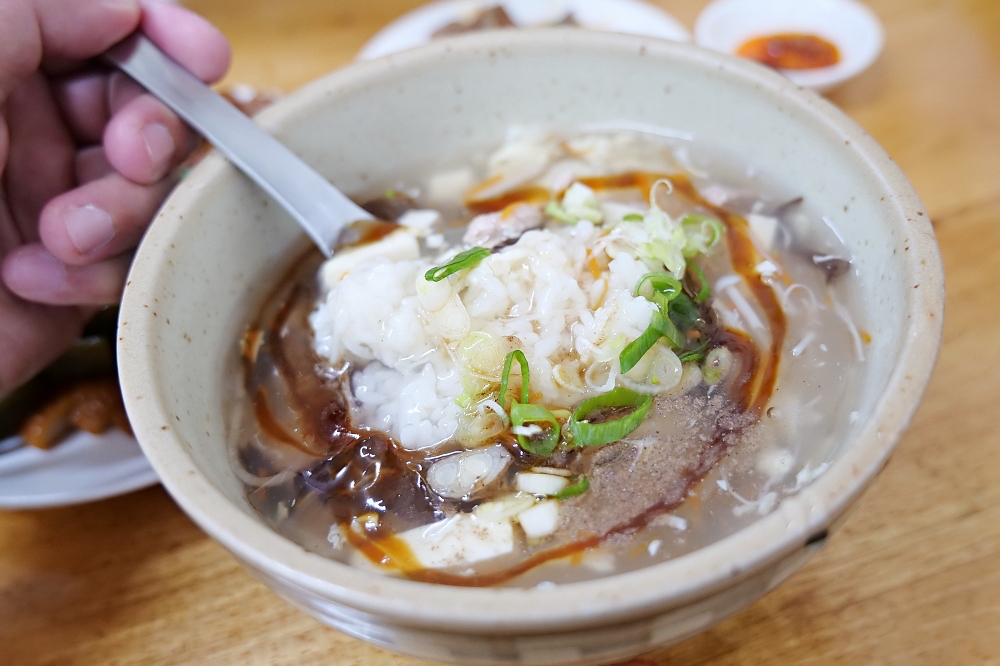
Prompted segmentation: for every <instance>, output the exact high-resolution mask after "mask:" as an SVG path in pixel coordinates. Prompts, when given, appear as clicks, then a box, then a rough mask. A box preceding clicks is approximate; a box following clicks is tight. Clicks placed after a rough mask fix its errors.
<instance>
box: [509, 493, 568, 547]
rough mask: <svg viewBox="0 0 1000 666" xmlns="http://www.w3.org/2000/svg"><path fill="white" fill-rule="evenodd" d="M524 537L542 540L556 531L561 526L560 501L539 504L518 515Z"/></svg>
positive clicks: (547, 501) (546, 501)
mask: <svg viewBox="0 0 1000 666" xmlns="http://www.w3.org/2000/svg"><path fill="white" fill-rule="evenodd" d="M517 522H519V523H520V524H521V529H522V530H524V535H525V536H526V537H528V538H529V539H541V538H542V537H547V536H548V535H550V534H552V533H553V532H555V531H556V527H557V526H558V525H559V500H545V501H544V502H539V503H538V504H536V505H535V506H533V507H531V508H530V509H528V510H527V511H522V512H521V513H519V514H517Z"/></svg>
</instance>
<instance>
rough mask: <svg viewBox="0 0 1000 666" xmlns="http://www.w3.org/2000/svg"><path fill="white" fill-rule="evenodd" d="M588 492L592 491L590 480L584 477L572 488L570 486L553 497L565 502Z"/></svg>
mask: <svg viewBox="0 0 1000 666" xmlns="http://www.w3.org/2000/svg"><path fill="white" fill-rule="evenodd" d="M588 490H590V479H588V478H587V477H586V476H584V477H583V478H582V479H580V480H579V481H577V482H576V483H574V484H573V485H572V486H568V487H566V488H563V489H562V490H560V491H559V492H557V493H556V494H555V495H553V497H554V498H556V499H560V500H564V499H568V498H570V497H576V496H577V495H582V494H584V493H585V492H587V491H588Z"/></svg>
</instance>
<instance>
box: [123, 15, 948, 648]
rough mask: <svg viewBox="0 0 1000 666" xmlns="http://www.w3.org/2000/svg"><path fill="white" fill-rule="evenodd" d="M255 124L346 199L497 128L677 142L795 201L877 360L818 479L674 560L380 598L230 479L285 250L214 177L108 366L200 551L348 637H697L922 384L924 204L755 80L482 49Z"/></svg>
mask: <svg viewBox="0 0 1000 666" xmlns="http://www.w3.org/2000/svg"><path fill="white" fill-rule="evenodd" d="M258 120H259V122H260V123H261V124H262V125H263V126H264V127H266V128H267V129H268V130H270V131H272V132H273V133H274V134H276V135H277V136H278V137H279V138H280V139H281V140H282V141H284V142H285V143H286V144H287V145H288V146H289V147H290V148H291V149H292V150H293V151H295V152H296V153H298V154H299V155H301V156H302V157H303V158H304V159H305V160H306V161H307V162H309V163H310V164H312V165H313V166H315V168H316V169H318V170H319V171H320V172H321V173H322V174H323V175H324V176H326V177H328V178H329V179H330V180H331V181H332V182H334V183H336V184H337V185H338V186H340V187H341V188H342V189H343V190H345V191H347V192H359V191H361V190H366V189H369V188H371V187H373V186H375V185H377V184H379V183H383V182H385V181H384V179H385V178H388V177H389V175H388V174H390V173H396V172H398V169H399V168H400V167H401V166H405V165H408V164H413V165H416V164H426V163H427V161H428V160H429V159H437V158H439V157H441V156H451V155H459V154H463V152H465V151H467V150H468V147H469V146H484V145H494V146H496V145H499V144H500V143H501V142H502V141H503V138H504V136H505V133H506V131H507V129H508V128H509V127H511V126H512V125H549V126H553V125H557V126H563V127H566V126H571V127H572V126H580V125H585V124H589V123H604V124H608V123H612V124H614V123H629V124H646V125H656V126H660V127H667V128H675V129H679V130H683V131H685V132H690V133H693V134H694V135H695V136H697V137H705V138H710V139H711V140H712V141H713V142H714V143H717V144H721V145H724V146H727V147H728V148H729V149H730V150H732V151H734V152H735V153H736V154H739V155H744V156H747V158H748V159H750V160H751V161H752V162H753V163H754V164H757V165H759V166H760V167H762V168H765V169H767V170H769V171H770V172H772V173H775V174H779V175H782V176H783V177H784V178H786V180H787V182H789V183H791V184H794V185H795V186H796V187H797V188H798V189H799V190H801V192H802V193H803V194H804V195H805V196H806V197H807V198H809V200H810V201H811V202H812V204H813V205H814V206H815V207H816V208H817V209H818V210H822V211H826V212H827V214H828V215H829V218H830V220H831V222H832V223H833V224H834V226H835V227H836V228H837V229H839V231H840V233H841V234H842V235H843V237H844V240H845V241H846V243H847V245H848V246H849V247H850V248H852V250H853V252H854V258H855V266H856V267H857V269H858V271H859V274H860V276H861V290H862V292H863V298H864V303H865V307H866V316H867V320H868V325H869V326H868V330H869V332H870V334H871V337H872V342H871V345H870V347H869V354H868V361H867V362H866V363H865V364H864V368H863V377H862V384H861V388H860V390H859V391H858V392H857V394H856V395H855V396H854V401H855V405H854V409H855V410H856V411H857V413H858V414H857V418H856V420H855V422H854V424H853V425H851V426H850V428H849V432H848V434H847V435H846V437H845V438H844V440H843V441H842V442H841V443H840V446H839V447H838V449H837V451H836V452H834V454H833V458H832V460H831V461H830V465H829V468H828V470H827V471H826V473H825V474H823V475H822V476H820V477H819V478H818V479H817V480H816V481H815V482H814V483H812V484H811V485H810V486H808V487H806V488H804V489H803V490H802V491H801V492H800V493H799V494H797V495H795V496H792V497H789V498H788V499H786V500H784V501H783V502H782V503H781V504H779V505H778V506H777V507H776V508H775V509H774V510H773V512H772V513H770V514H769V515H767V516H766V517H762V518H760V519H759V520H757V521H756V522H754V523H753V524H752V525H751V526H750V527H747V528H746V529H743V530H741V531H738V532H736V533H734V534H732V535H730V536H728V537H726V538H723V539H721V540H720V541H717V542H715V543H713V544H712V545H710V546H707V547H705V548H703V549H700V550H698V551H696V552H693V553H691V554H689V555H685V556H682V557H678V558H676V559H673V560H670V561H668V562H665V563H662V564H658V565H655V566H650V567H648V568H645V569H641V570H638V571H634V572H631V573H626V574H619V575H615V576H611V577H606V578H602V579H597V580H592V581H589V582H582V583H573V584H567V585H561V586H554V587H552V588H550V589H538V588H531V589H516V588H484V589H477V588H456V587H448V586H438V585H430V584H423V583H417V582H412V581H408V580H402V579H398V578H390V577H384V576H381V575H379V574H377V573H372V572H368V571H365V570H360V569H355V568H351V567H349V566H346V565H343V564H340V563H337V562H334V561H332V560H329V559H325V558H323V557H321V556H319V555H316V554H313V553H310V552H307V551H305V550H304V549H303V548H301V547H300V546H298V545H296V544H295V543H293V542H291V541H289V540H288V539H285V538H284V537H282V536H280V535H278V534H277V533H276V532H274V531H272V530H271V529H270V528H268V527H267V526H266V525H265V524H264V522H263V521H262V519H261V518H260V517H259V516H258V515H256V514H255V512H254V511H253V509H252V508H251V507H250V505H249V504H248V502H247V499H246V497H245V492H244V490H243V486H242V485H241V483H240V482H239V480H238V479H237V477H236V475H235V474H234V472H233V471H232V468H231V466H230V458H229V456H228V455H227V445H226V441H227V416H228V409H229V408H230V407H231V402H232V399H233V398H232V395H233V388H232V387H233V384H234V383H235V381H236V380H235V376H236V375H235V374H234V367H235V364H236V363H237V359H238V340H239V339H240V336H241V333H242V331H243V329H244V326H245V325H246V324H247V323H248V322H249V320H250V319H251V317H252V314H253V313H254V312H255V310H256V308H257V307H259V304H260V303H261V301H262V299H263V297H264V295H265V294H266V293H267V292H268V290H269V289H270V288H271V285H273V284H274V283H275V282H276V281H277V280H278V279H279V277H280V275H281V272H282V271H283V270H284V269H285V268H286V267H287V265H288V262H289V260H290V258H291V257H292V256H294V252H296V251H297V250H299V249H301V247H302V242H303V235H302V234H301V233H300V232H299V230H298V229H297V228H296V226H295V225H294V224H293V223H292V221H291V219H290V218H289V217H288V216H287V215H285V214H284V213H283V212H281V211H280V210H278V209H277V206H276V205H275V204H274V203H272V202H270V201H269V200H268V199H267V198H266V197H265V195H263V194H262V193H261V192H260V191H259V190H258V189H256V188H255V187H254V186H253V185H251V184H250V182H249V181H248V180H247V179H246V178H244V177H243V176H242V175H240V174H239V173H238V172H237V171H236V170H235V169H234V168H233V167H231V166H230V165H229V164H228V163H227V162H225V160H223V159H222V158H221V157H220V156H218V155H212V156H210V157H209V158H208V159H206V160H205V161H204V162H203V163H202V164H201V165H200V166H199V167H197V168H196V169H195V170H194V171H193V172H192V173H191V174H190V175H189V176H188V177H187V178H186V179H185V180H184V181H183V182H182V183H181V185H180V186H179V187H178V189H177V190H176V192H175V193H174V194H173V195H172V196H171V197H170V199H169V200H168V201H167V203H166V204H165V205H164V207H163V209H162V210H161V212H160V213H159V215H158V217H157V219H156V221H155V223H154V224H153V226H152V228H151V229H150V230H149V232H148V234H147V236H146V238H145V239H144V241H143V243H142V246H141V248H140V249H139V252H138V256H137V258H136V261H135V264H134V267H133V269H132V272H131V274H130V276H129V280H128V286H127V288H126V291H125V297H124V303H123V306H122V311H121V320H120V336H121V342H120V351H119V363H120V366H121V367H120V370H121V379H122V385H123V388H124V393H125V402H126V405H127V409H128V412H129V416H130V418H131V419H132V423H133V426H134V428H135V432H136V435H137V437H138V439H139V441H140V443H141V445H142V447H143V450H144V451H145V453H146V454H147V456H148V457H149V460H150V461H151V463H152V465H153V467H154V468H155V469H156V472H157V473H158V474H159V475H160V478H161V479H162V481H163V484H164V485H165V486H166V488H167V489H168V490H169V492H170V493H171V494H172V495H173V497H174V498H175V499H176V500H177V503H178V504H179V505H180V506H181V507H182V508H183V509H184V510H185V511H186V512H187V513H188V514H189V515H190V516H191V517H192V518H193V519H194V520H195V521H196V522H197V523H198V524H199V525H200V526H201V527H202V528H203V529H204V530H205V531H206V532H208V534H210V535H211V536H212V537H214V538H215V539H217V540H218V541H219V542H220V543H221V544H222V545H223V546H225V547H226V548H227V549H228V550H229V551H230V552H231V553H232V554H233V555H234V556H235V557H236V558H237V559H238V560H239V561H240V562H242V563H243V564H244V565H245V566H246V567H247V569H249V571H250V572H251V573H252V574H253V575H254V576H255V577H257V578H258V579H259V580H261V581H263V582H264V583H265V584H266V585H268V586H269V587H270V588H271V589H273V590H274V591H275V592H276V593H277V594H279V595H280V596H282V597H284V598H285V599H287V600H288V601H289V602H291V603H292V604H294V605H295V606H297V607H299V608H301V609H302V610H304V611H305V612H307V613H309V614H310V615H313V616H314V617H316V618H319V619H320V620H321V621H323V622H325V623H327V624H328V625H330V626H332V627H335V628H337V629H339V630H341V631H343V632H345V633H348V634H350V635H352V636H355V637H358V638H361V639H363V640H366V641H370V642H371V643H374V644H376V645H379V646H381V647H384V648H387V649H389V650H394V651H397V652H401V653H406V654H410V655H415V656H418V657H422V658H425V659H431V660H440V661H451V662H458V663H463V664H472V663H481V664H513V663H525V664H571V663H580V664H582V663H598V662H604V661H608V660H612V659H619V658H624V657H627V656H629V655H634V654H637V653H641V652H644V651H648V650H652V649H654V648H656V647H659V646H662V645H665V644H668V643H671V642H674V641H677V640H680V639H682V638H684V637H686V636H689V635H692V634H694V633H696V632H699V631H702V630H704V629H706V628H707V627H709V626H711V625H712V624H714V623H716V622H718V621H719V620H721V619H723V618H725V617H726V616H728V615H730V614H732V613H734V612H736V611H737V610H739V609H741V608H743V607H745V606H747V605H748V604H750V603H752V602H753V601H754V600H756V599H757V598H759V597H760V596H761V595H763V594H764V593H766V592H767V591H768V590H770V589H772V588H773V587H774V586H776V585H778V584H779V583H780V582H781V581H782V580H784V579H785V578H786V577H787V576H788V575H790V574H791V573H792V572H793V571H794V570H795V569H796V568H798V567H799V566H801V565H802V564H803V563H804V562H805V561H806V560H807V559H808V558H809V556H810V554H811V553H813V552H814V551H815V550H816V549H817V548H818V547H820V546H821V545H822V544H823V542H824V540H825V538H826V536H827V535H828V533H829V531H830V530H831V528H832V527H833V526H834V525H836V524H838V521H839V520H840V519H841V518H842V517H843V516H844V513H845V512H846V510H847V509H848V507H850V506H851V505H852V504H853V503H854V502H855V501H856V500H857V499H858V496H859V495H860V493H861V492H862V490H863V489H864V488H865V486H867V485H868V484H869V483H870V482H871V480H872V479H873V478H874V477H875V475H876V474H877V473H878V472H879V470H880V469H882V467H883V466H884V465H885V463H886V461H887V460H888V457H889V454H890V452H891V451H892V449H893V446H894V445H895V443H896V442H897V440H898V439H899V437H900V436H901V434H902V432H903V430H904V429H905V427H906V425H907V424H908V422H909V420H910V417H911V416H912V414H913V412H914V410H915V409H916V407H917V403H918V402H919V400H920V397H921V394H922V393H923V391H924V388H925V386H926V384H927V381H928V379H929V377H930V373H931V369H932V366H933V364H934V360H935V357H936V354H937V350H938V347H939V344H940V338H941V325H942V307H943V278H942V269H941V262H940V257H939V254H938V250H937V246H936V244H935V241H934V235H933V232H932V230H931V226H930V224H929V222H928V219H927V216H926V214H925V212H924V210H923V209H922V207H921V205H920V202H919V201H918V200H917V197H916V196H915V194H914V192H913V190H912V189H911V187H910V185H909V184H908V183H907V181H906V178H905V177H904V176H903V175H902V173H900V171H899V169H898V168H897V167H896V166H895V165H894V164H893V162H892V161H891V160H890V159H889V158H888V156H887V155H886V154H885V153H884V152H883V151H882V149H881V148H879V146H878V145H877V144H876V143H875V141H873V140H872V138H871V137H869V136H868V135H866V134H865V133H864V131H862V130H861V128H859V127H858V126H857V125H856V124H854V123H853V122H852V121H851V120H849V119H848V118H847V117H846V116H844V114H842V113H841V112H840V111H838V110H837V109H836V108H835V107H833V106H832V105H830V104H829V103H827V102H826V101H824V100H823V99H821V98H820V97H818V96H816V95H815V94H813V93H811V92H807V91H803V90H801V89H800V88H798V87H797V86H795V85H793V84H792V83H790V82H789V81H788V80H787V79H785V78H783V77H781V76H779V75H777V74H775V73H774V72H771V71H768V70H766V69H764V68H761V67H758V66H756V65H753V64H751V63H747V62H743V61H740V60H737V59H734V58H730V57H726V56H723V55H720V54H718V53H714V52H711V51H707V50H703V49H699V48H696V47H693V46H689V45H683V44H677V43H672V42H667V41H660V40H655V39H648V38H641V37H635V36H625V35H613V34H604V33H588V32H584V31H537V32H531V31H526V32H521V31H516V32H504V33H500V32H497V33H492V34H486V35H473V36H467V37H461V38H457V39H453V40H447V41H441V42H437V43H433V44H430V45H428V46H425V47H422V48H420V49H414V50H412V51H407V52H403V53H400V54H397V55H395V56H390V57H387V58H384V59H380V60H375V61H371V62H367V63H361V64H355V65H351V66H350V67H347V68H345V69H342V70H340V71H337V72H335V73H333V74H331V75H330V76H328V77H326V78H324V79H322V80H320V81H317V82H316V83H313V84H311V85H309V86H307V87H305V88H303V89H302V90H300V91H298V92H297V93H294V94H292V95H289V96H288V97H287V98H285V99H284V100H282V101H281V102H279V103H278V104H276V105H275V106H274V107H272V108H270V109H268V110H267V111H265V112H264V113H262V114H261V115H260V116H259V118H258ZM817 593H820V594H821V593H822V591H821V590H820V591H817Z"/></svg>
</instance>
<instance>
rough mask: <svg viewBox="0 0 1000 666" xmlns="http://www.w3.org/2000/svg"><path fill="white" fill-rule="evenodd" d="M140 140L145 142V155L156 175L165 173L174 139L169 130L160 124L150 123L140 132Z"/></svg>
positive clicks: (172, 151) (172, 149)
mask: <svg viewBox="0 0 1000 666" xmlns="http://www.w3.org/2000/svg"><path fill="white" fill-rule="evenodd" d="M141 132H142V140H143V141H145V142H146V153H148V154H149V161H150V163H152V165H153V169H155V171H156V173H157V175H162V174H164V173H166V172H167V169H168V168H169V167H170V158H171V157H172V156H173V154H174V148H175V146H174V137H173V136H172V135H171V134H170V130H168V129H167V128H166V127H164V126H163V125H161V124H160V123H150V124H148V125H146V126H144V127H143V128H142V130H141Z"/></svg>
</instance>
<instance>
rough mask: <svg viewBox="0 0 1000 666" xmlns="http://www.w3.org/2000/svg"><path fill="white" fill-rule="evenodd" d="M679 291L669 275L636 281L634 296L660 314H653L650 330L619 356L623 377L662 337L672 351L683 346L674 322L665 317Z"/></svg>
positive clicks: (661, 274) (680, 288) (675, 281)
mask: <svg viewBox="0 0 1000 666" xmlns="http://www.w3.org/2000/svg"><path fill="white" fill-rule="evenodd" d="M682 290H683V287H682V286H681V283H680V281H679V280H677V279H676V278H674V277H673V276H672V275H670V274H669V273H650V274H648V275H645V276H643V278H642V279H641V280H639V284H638V286H636V288H635V292H636V294H637V295H639V296H642V297H643V298H645V299H646V300H649V301H652V302H653V303H656V305H657V306H658V307H659V310H658V311H657V312H654V313H653V318H652V320H651V321H650V324H649V328H647V329H646V330H645V331H643V333H642V335H640V336H639V337H638V338H636V339H635V340H633V341H632V342H630V343H629V344H628V345H626V346H625V348H624V349H623V350H622V352H621V354H619V355H618V363H619V364H620V365H621V370H622V374H624V373H626V372H628V371H629V370H631V369H632V368H634V367H635V366H636V364H637V363H638V362H639V361H640V360H641V359H642V357H643V356H645V354H646V352H648V351H649V350H650V349H652V348H653V345H655V344H656V341H657V340H659V339H660V337H661V336H662V337H665V338H666V339H667V341H668V342H669V343H670V344H671V346H673V347H674V348H675V349H680V348H681V347H683V346H684V336H683V335H682V334H681V332H680V331H679V330H677V326H675V325H674V322H672V321H670V317H669V314H668V313H669V306H670V303H671V302H672V301H673V300H674V299H676V298H677V297H679V296H682V295H683V294H682Z"/></svg>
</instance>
